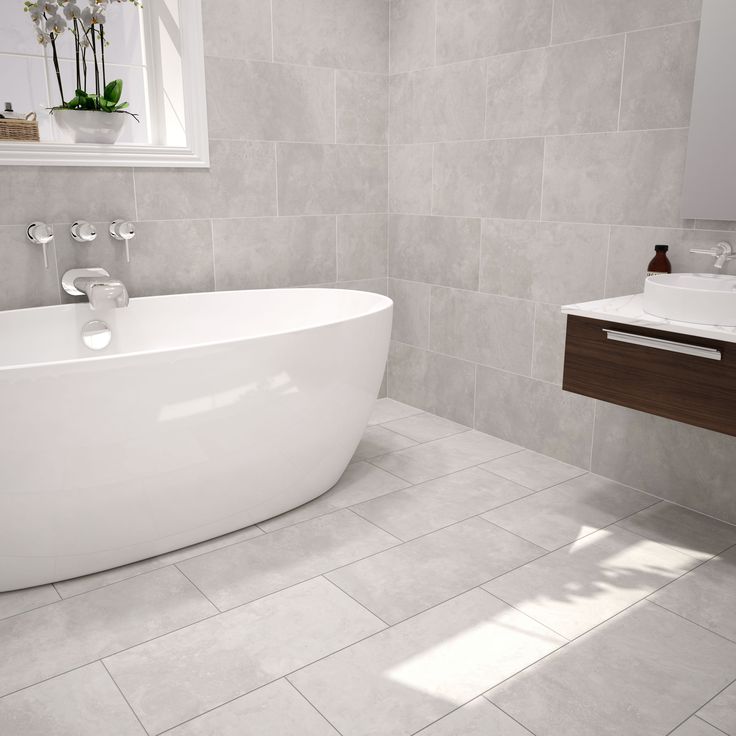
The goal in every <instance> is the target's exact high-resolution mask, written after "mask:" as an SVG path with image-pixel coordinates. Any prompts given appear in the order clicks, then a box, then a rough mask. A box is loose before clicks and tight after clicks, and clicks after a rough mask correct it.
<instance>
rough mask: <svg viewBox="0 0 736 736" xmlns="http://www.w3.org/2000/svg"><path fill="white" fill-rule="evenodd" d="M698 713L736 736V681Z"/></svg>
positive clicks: (732, 735) (725, 731) (731, 735)
mask: <svg viewBox="0 0 736 736" xmlns="http://www.w3.org/2000/svg"><path fill="white" fill-rule="evenodd" d="M698 715H699V716H700V717H701V718H703V720H705V721H708V723H711V724H713V725H714V726H716V727H717V728H720V729H721V731H723V732H724V733H727V734H729V736H736V682H734V683H732V684H731V685H729V686H728V687H727V688H726V689H725V690H724V691H723V692H722V693H720V694H719V695H716V697H715V698H713V700H711V701H710V703H708V704H707V705H705V707H703V708H701V709H700V710H699V711H698Z"/></svg>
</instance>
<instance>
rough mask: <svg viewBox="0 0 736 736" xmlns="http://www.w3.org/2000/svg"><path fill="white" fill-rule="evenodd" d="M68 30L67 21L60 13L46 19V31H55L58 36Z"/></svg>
mask: <svg viewBox="0 0 736 736" xmlns="http://www.w3.org/2000/svg"><path fill="white" fill-rule="evenodd" d="M65 30H66V21H65V20H64V18H62V17H61V16H60V15H59V14H58V13H55V14H54V15H52V16H49V18H47V20H46V32H47V33H55V34H56V35H57V36H58V35H59V34H60V33H64V31H65Z"/></svg>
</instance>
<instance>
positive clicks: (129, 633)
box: [0, 567, 216, 695]
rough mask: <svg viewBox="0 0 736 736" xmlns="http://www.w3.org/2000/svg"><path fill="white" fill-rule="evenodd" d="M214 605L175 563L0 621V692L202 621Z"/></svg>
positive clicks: (213, 609)
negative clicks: (176, 567) (0, 654)
mask: <svg viewBox="0 0 736 736" xmlns="http://www.w3.org/2000/svg"><path fill="white" fill-rule="evenodd" d="M215 612H216V610H215V607H214V606H213V605H212V604H211V603H210V602H209V601H208V600H206V599H205V598H204V596H203V595H202V594H201V593H200V592H199V591H198V590H197V589H196V588H195V587H194V586H193V585H192V584H191V583H190V582H189V581H188V580H187V579H186V578H185V577H184V576H183V575H182V574H181V573H180V572H179V571H178V570H177V569H175V568H173V567H165V568H163V569H162V570H156V571H154V572H151V573H147V574H146V575H139V576H138V577H135V578H132V579H131V580H125V581H123V582H121V583H116V584H115V585H109V586H107V587H106V588H100V589H99V590H94V591H92V592H90V593H85V594H84V595H80V596H76V597H75V598H70V599H69V600H65V601H59V602H58V603H54V604H52V605H50V606H45V607H44V608H39V609H36V610H35V611H29V612H28V613H24V614H22V615H20V616H14V617H13V618H8V619H5V620H4V621H0V651H1V652H2V653H3V656H2V657H0V695H1V694H5V693H9V692H11V691H13V690H17V689H19V688H21V687H26V686H27V685H33V684H34V683H37V682H40V681H41V680H44V679H46V678H49V677H52V676H54V675H58V674H61V673H62V672H66V671H68V670H70V669H72V668H74V667H79V666H81V665H83V664H87V663H89V662H93V661H95V660H96V659H99V658H100V657H104V656H107V655H109V654H112V653H113V652H117V651H120V650H122V649H125V648H126V647H130V646H133V645H135V644H139V643H141V642H143V641H146V640H148V639H151V638H153V637H155V636H160V635H161V634H165V633H167V632H169V631H173V630H174V629H178V628H181V627H182V626H187V625H188V624H191V623H193V622H195V621H200V620H201V619H203V618H206V617H207V616H211V615H212V614H213V613H215Z"/></svg>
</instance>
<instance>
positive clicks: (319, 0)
mask: <svg viewBox="0 0 736 736" xmlns="http://www.w3.org/2000/svg"><path fill="white" fill-rule="evenodd" d="M272 5H273V34H274V39H273V41H274V58H275V60H276V61H287V62H292V63H295V64H310V65H314V66H331V67H336V68H338V69H356V70H360V71H367V72H382V73H386V72H388V0H370V2H365V0H301V2H296V3H295V2H293V0H272Z"/></svg>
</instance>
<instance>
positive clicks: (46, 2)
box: [36, 0, 59, 15]
mask: <svg viewBox="0 0 736 736" xmlns="http://www.w3.org/2000/svg"><path fill="white" fill-rule="evenodd" d="M36 5H37V7H38V8H39V10H40V11H41V12H42V13H48V14H49V15H53V14H54V13H56V11H57V10H58V9H59V6H58V5H57V4H56V3H52V2H50V0H39V1H38V2H37V3H36Z"/></svg>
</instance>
